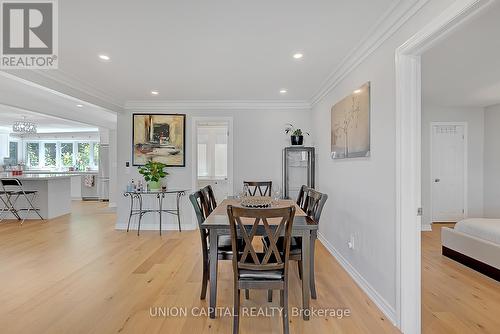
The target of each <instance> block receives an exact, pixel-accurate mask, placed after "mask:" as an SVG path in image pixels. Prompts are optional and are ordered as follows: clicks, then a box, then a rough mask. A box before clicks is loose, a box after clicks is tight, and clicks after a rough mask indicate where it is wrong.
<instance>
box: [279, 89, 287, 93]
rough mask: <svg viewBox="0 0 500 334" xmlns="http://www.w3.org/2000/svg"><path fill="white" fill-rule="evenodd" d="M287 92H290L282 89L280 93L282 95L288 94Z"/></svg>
mask: <svg viewBox="0 0 500 334" xmlns="http://www.w3.org/2000/svg"><path fill="white" fill-rule="evenodd" d="M287 92H288V91H287V90H286V89H282V90H280V93H281V94H286V93H287Z"/></svg>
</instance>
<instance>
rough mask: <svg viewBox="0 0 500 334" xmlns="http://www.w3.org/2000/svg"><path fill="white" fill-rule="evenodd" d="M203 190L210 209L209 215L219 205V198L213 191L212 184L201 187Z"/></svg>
mask: <svg viewBox="0 0 500 334" xmlns="http://www.w3.org/2000/svg"><path fill="white" fill-rule="evenodd" d="M201 191H202V192H203V195H204V196H205V198H206V201H207V206H208V211H209V212H208V215H209V214H210V213H212V211H214V210H215V208H216V207H217V200H216V199H215V194H214V191H213V189H212V186H211V185H207V186H205V187H203V188H202V189H201ZM208 215H207V217H208Z"/></svg>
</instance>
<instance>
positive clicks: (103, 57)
mask: <svg viewBox="0 0 500 334" xmlns="http://www.w3.org/2000/svg"><path fill="white" fill-rule="evenodd" d="M99 59H101V60H105V61H108V60H110V59H111V58H109V56H108V55H105V54H100V55H99Z"/></svg>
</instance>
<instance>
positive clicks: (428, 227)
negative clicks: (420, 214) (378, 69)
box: [422, 224, 432, 232]
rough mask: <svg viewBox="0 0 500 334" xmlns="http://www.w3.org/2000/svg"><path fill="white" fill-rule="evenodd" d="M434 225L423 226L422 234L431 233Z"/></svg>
mask: <svg viewBox="0 0 500 334" xmlns="http://www.w3.org/2000/svg"><path fill="white" fill-rule="evenodd" d="M431 231H432V225H431V224H422V232H431Z"/></svg>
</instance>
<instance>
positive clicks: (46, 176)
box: [0, 173, 74, 181]
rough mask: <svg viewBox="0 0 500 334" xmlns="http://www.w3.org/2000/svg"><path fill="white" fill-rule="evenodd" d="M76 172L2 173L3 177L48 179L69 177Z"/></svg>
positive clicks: (24, 179)
mask: <svg viewBox="0 0 500 334" xmlns="http://www.w3.org/2000/svg"><path fill="white" fill-rule="evenodd" d="M71 176H74V174H32V173H24V174H23V175H14V176H13V175H12V174H11V173H0V177H1V178H12V179H19V180H21V181H31V180H34V181H48V180H56V179H69V178H70V177H71Z"/></svg>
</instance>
